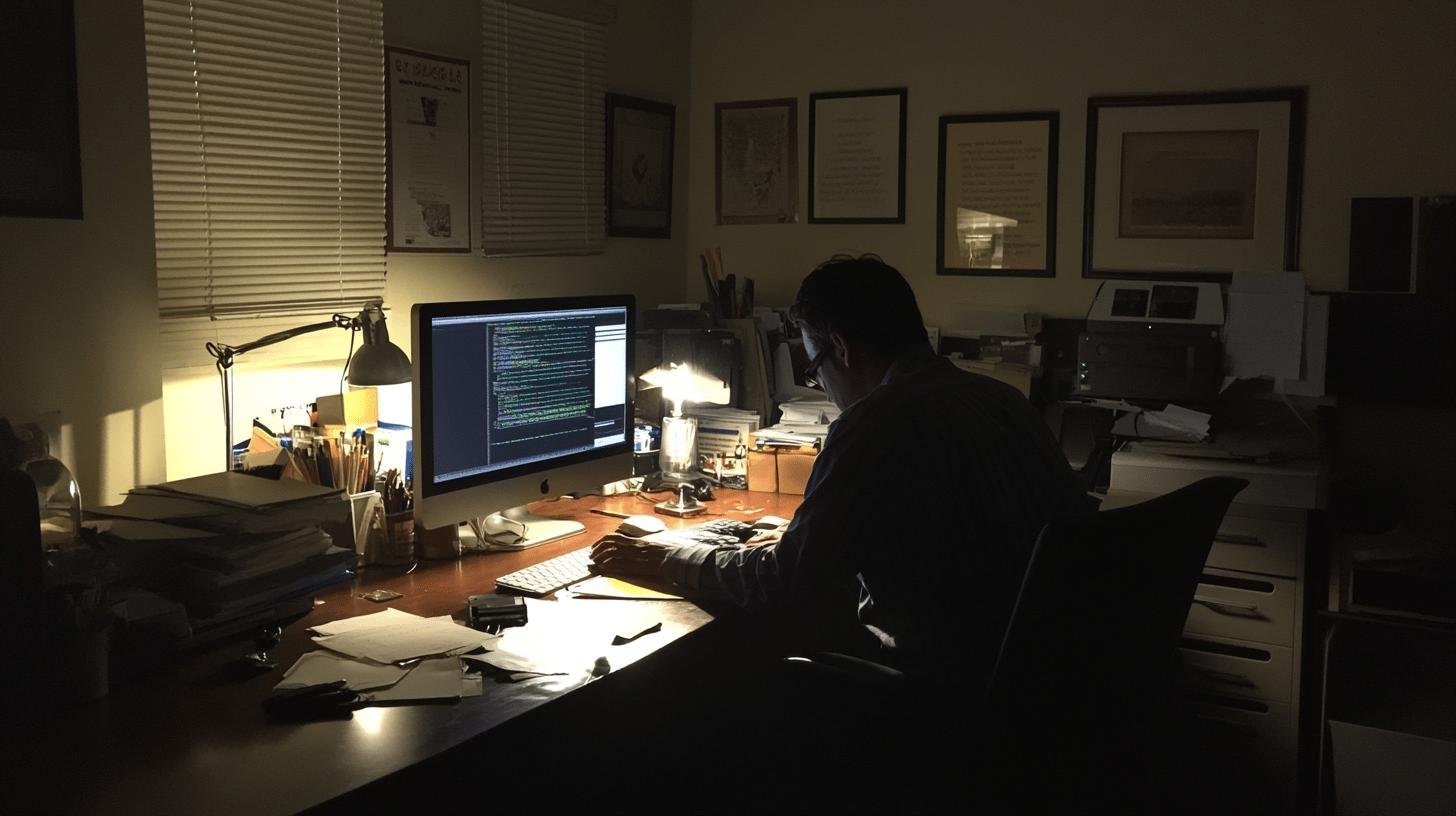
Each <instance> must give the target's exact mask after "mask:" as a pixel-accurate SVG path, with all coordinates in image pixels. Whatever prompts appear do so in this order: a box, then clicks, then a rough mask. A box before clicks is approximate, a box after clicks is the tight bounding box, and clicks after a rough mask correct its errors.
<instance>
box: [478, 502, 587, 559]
mask: <svg viewBox="0 0 1456 816" xmlns="http://www.w3.org/2000/svg"><path fill="white" fill-rule="evenodd" d="M472 526H474V527H475V532H476V535H478V536H479V537H480V540H481V541H482V542H484V543H485V544H486V546H488V547H490V548H491V549H497V550H525V549H529V548H531V547H535V546H537V545H538V544H545V543H546V542H548V541H555V540H557V539H559V538H566V537H568V536H574V535H576V534H577V533H583V532H586V525H585V524H582V523H581V522H579V521H571V520H569V519H553V518H543V517H542V516H538V515H536V514H535V513H532V512H531V511H530V510H527V509H526V506H525V505H520V506H517V507H512V508H509V509H507V510H502V511H501V512H499V513H491V514H490V515H488V516H485V517H484V518H480V519H476V520H475V523H474V524H473V525H472Z"/></svg>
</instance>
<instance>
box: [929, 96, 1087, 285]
mask: <svg viewBox="0 0 1456 816" xmlns="http://www.w3.org/2000/svg"><path fill="white" fill-rule="evenodd" d="M1060 118H1061V117H1060V115H1059V114H1058V113H1057V112H1056V111H1038V112H1032V113H989V114H972V115H965V116H942V117H940V151H939V159H938V160H937V164H938V165H939V168H940V172H939V183H938V187H937V190H938V195H937V198H936V204H937V207H938V208H939V213H938V216H939V217H938V218H937V219H936V225H935V268H936V272H937V273H938V274H941V275H1008V276H1015V277H1033V278H1051V277H1055V276H1056V274H1057V272H1056V270H1057V267H1056V256H1057V127H1058V124H1059V122H1060Z"/></svg>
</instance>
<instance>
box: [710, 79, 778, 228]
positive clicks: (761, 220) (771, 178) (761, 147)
mask: <svg viewBox="0 0 1456 816" xmlns="http://www.w3.org/2000/svg"><path fill="white" fill-rule="evenodd" d="M715 108H716V111H715V114H716V116H715V122H714V127H713V142H714V147H715V150H714V152H715V154H716V156H717V168H716V171H717V172H716V174H715V175H716V177H717V185H718V201H717V212H718V223H719V224H789V223H793V222H795V221H797V220H799V156H798V152H799V127H798V123H799V100H797V99H757V100H753V101H748V102H719V103H718V104H717V105H716V106H715Z"/></svg>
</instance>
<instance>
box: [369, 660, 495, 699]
mask: <svg viewBox="0 0 1456 816" xmlns="http://www.w3.org/2000/svg"><path fill="white" fill-rule="evenodd" d="M480 694H481V683H480V677H478V676H476V677H470V676H467V675H466V674H465V670H464V668H463V667H462V666H461V665H460V658H458V657H436V658H431V659H429V660H421V661H420V662H419V664H417V665H416V666H415V667H414V668H413V669H410V672H409V674H406V675H405V676H404V679H402V680H400V681H399V682H398V683H395V684H394V685H392V686H390V687H388V688H382V689H377V690H375V691H370V692H366V693H365V694H363V695H361V696H362V697H363V698H364V700H366V701H368V702H371V703H404V702H422V701H425V700H458V699H460V698H461V697H479V696H480Z"/></svg>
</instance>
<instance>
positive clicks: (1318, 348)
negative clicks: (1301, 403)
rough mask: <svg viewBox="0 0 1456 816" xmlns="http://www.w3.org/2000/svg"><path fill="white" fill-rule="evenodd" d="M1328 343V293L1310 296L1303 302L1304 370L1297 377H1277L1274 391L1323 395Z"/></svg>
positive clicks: (1303, 394) (1302, 394)
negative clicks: (1278, 378)
mask: <svg viewBox="0 0 1456 816" xmlns="http://www.w3.org/2000/svg"><path fill="white" fill-rule="evenodd" d="M1329 345H1330V296H1329V295H1310V296H1309V298H1308V299H1307V300H1305V302H1304V370H1303V372H1302V373H1301V374H1300V379H1298V380H1279V381H1278V382H1276V383H1275V384H1274V390H1276V391H1283V392H1284V393H1286V394H1295V395H1298V396H1304V397H1322V396H1324V394H1325V358H1326V357H1327V356H1328V354H1329Z"/></svg>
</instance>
